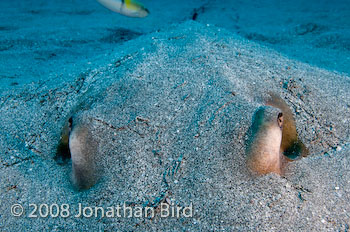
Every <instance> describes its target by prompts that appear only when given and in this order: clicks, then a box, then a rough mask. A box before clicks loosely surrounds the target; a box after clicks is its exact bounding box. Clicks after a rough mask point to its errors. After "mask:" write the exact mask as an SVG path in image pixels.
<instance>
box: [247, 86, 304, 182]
mask: <svg viewBox="0 0 350 232" xmlns="http://www.w3.org/2000/svg"><path fill="white" fill-rule="evenodd" d="M269 95H270V96H269V99H268V100H267V101H266V106H262V107H259V109H258V110H257V111H256V112H255V114H254V116H253V122H252V126H251V128H250V131H249V138H250V139H249V141H248V147H247V166H248V168H249V169H250V170H251V171H252V172H253V173H255V174H259V175H263V174H268V173H271V172H273V173H276V174H279V175H283V174H284V167H285V166H286V164H287V163H288V162H289V161H292V160H296V159H298V158H299V157H302V156H307V155H308V150H307V148H306V147H305V145H304V144H303V143H302V142H301V141H300V139H299V138H298V134H297V131H296V126H295V120H294V117H293V114H292V111H291V110H290V108H289V107H288V105H287V104H286V103H285V102H284V101H283V100H282V99H281V98H280V97H279V96H277V95H275V94H271V93H270V94H269Z"/></svg>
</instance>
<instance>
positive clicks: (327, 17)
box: [0, 0, 350, 89]
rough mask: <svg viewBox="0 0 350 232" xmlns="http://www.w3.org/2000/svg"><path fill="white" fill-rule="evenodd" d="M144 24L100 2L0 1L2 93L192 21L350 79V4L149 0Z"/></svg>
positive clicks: (340, 0) (61, 75) (89, 64)
mask: <svg viewBox="0 0 350 232" xmlns="http://www.w3.org/2000/svg"><path fill="white" fill-rule="evenodd" d="M142 2H143V3H144V5H145V6H146V7H147V8H148V9H149V10H150V12H151V14H150V15H149V16H148V17H146V18H142V19H138V18H128V17H125V16H121V15H119V14H117V13H114V12H111V11H109V10H108V9H106V8H104V7H103V6H101V5H100V4H99V3H98V2H96V1H94V0H84V1H82V0H73V1H58V0H37V1H28V0H11V1H10V0H7V1H6V0H2V1H0V82H1V85H0V86H1V87H0V89H7V88H21V86H23V84H25V83H30V82H33V81H34V82H37V81H39V80H41V81H44V82H45V80H47V79H55V80H57V81H64V80H67V79H70V78H71V77H75V76H77V75H78V74H79V73H80V72H82V71H83V70H87V69H93V68H94V66H95V65H96V62H95V60H96V57H97V56H98V55H103V54H107V53H118V52H120V51H119V50H118V46H119V45H120V44H122V43H124V42H125V41H127V40H132V39H134V38H136V37H138V36H140V35H142V34H146V33H150V32H154V31H157V30H163V29H165V28H167V27H169V25H172V24H176V23H180V22H183V21H185V20H192V19H194V20H196V21H198V22H200V23H203V24H212V25H217V26H219V27H223V28H226V29H227V30H229V31H231V32H232V33H235V34H239V35H241V36H242V37H244V38H247V39H249V40H252V41H254V42H258V43H261V44H264V45H266V46H268V47H271V48H273V49H275V50H277V51H278V52H281V53H283V54H285V55H286V56H289V57H290V58H292V59H296V60H299V61H302V62H305V63H309V64H311V65H315V66H318V67H320V68H325V69H329V70H332V71H337V72H343V73H345V74H347V75H349V74H350V1H349V0H336V1H325V0H323V1H302V0H293V1H291V0H287V1H278V0H261V1H258V0H256V1H242V0H231V1H198V0H194V1H183V2H181V1H167V0H144V1H142Z"/></svg>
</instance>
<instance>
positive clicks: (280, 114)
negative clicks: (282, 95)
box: [277, 113, 283, 128]
mask: <svg viewBox="0 0 350 232" xmlns="http://www.w3.org/2000/svg"><path fill="white" fill-rule="evenodd" d="M277 123H278V125H279V127H281V128H282V125H283V113H279V114H278V116H277Z"/></svg>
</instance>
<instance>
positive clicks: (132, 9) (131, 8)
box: [97, 0, 149, 18]
mask: <svg viewBox="0 0 350 232" xmlns="http://www.w3.org/2000/svg"><path fill="white" fill-rule="evenodd" d="M97 1H98V2H99V3H101V4H102V5H103V6H105V7H106V8H108V9H110V10H111V11H114V12H117V13H119V14H122V15H126V16H129V17H135V18H143V17H146V16H147V15H148V14H149V11H148V10H147V9H146V8H145V7H144V6H143V5H142V4H141V3H139V2H136V1H134V0H97Z"/></svg>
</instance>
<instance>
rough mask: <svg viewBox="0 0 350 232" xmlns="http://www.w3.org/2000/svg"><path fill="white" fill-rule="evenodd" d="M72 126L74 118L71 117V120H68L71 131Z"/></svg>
mask: <svg viewBox="0 0 350 232" xmlns="http://www.w3.org/2000/svg"><path fill="white" fill-rule="evenodd" d="M72 125H73V118H72V117H70V118H69V119H68V128H69V131H70V130H71V129H72Z"/></svg>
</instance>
